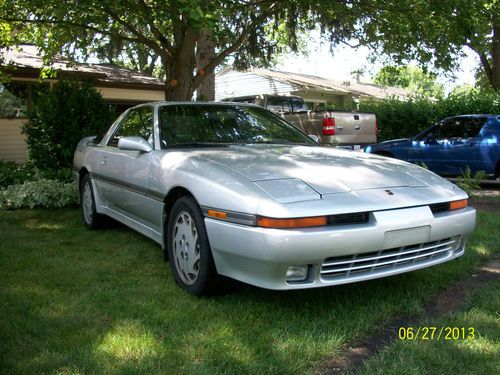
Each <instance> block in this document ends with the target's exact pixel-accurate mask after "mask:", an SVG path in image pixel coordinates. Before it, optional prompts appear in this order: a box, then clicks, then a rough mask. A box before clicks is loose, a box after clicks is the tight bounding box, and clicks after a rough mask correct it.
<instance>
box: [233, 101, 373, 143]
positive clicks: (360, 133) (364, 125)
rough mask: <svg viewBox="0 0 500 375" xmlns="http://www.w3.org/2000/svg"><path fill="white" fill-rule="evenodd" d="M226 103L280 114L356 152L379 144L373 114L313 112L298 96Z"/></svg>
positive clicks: (326, 140) (301, 127)
mask: <svg viewBox="0 0 500 375" xmlns="http://www.w3.org/2000/svg"><path fill="white" fill-rule="evenodd" d="M224 101H230V102H236V103H253V104H257V105H260V106H262V107H264V108H267V109H269V110H270V111H272V112H274V113H276V114H279V115H280V116H281V117H283V118H284V119H285V120H286V121H288V122H289V123H291V124H292V125H294V126H295V127H297V128H299V129H300V130H302V131H303V132H304V133H306V134H314V135H316V136H318V138H319V140H320V143H322V144H326V145H335V146H341V147H347V148H352V149H355V150H357V149H359V148H360V147H362V146H364V145H367V144H371V143H377V132H378V129H377V120H376V118H375V114H373V113H360V112H347V111H330V110H326V111H311V110H309V109H308V108H307V104H306V102H305V101H304V99H302V98H301V97H298V96H278V95H253V96H244V97H237V98H228V99H224Z"/></svg>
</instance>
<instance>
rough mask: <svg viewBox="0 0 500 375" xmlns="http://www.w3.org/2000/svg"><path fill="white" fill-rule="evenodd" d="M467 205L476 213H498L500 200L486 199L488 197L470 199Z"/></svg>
mask: <svg viewBox="0 0 500 375" xmlns="http://www.w3.org/2000/svg"><path fill="white" fill-rule="evenodd" d="M469 205H470V206H472V207H474V208H475V209H476V210H478V211H488V212H500V200H499V199H488V197H480V198H477V197H472V198H470V199H469Z"/></svg>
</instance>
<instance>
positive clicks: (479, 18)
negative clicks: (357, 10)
mask: <svg viewBox="0 0 500 375" xmlns="http://www.w3.org/2000/svg"><path fill="white" fill-rule="evenodd" d="M359 3H360V4H363V5H362V6H363V7H364V9H365V16H363V17H362V18H361V21H360V22H359V23H358V24H357V26H356V33H355V34H354V36H355V38H356V39H357V40H359V43H360V44H364V45H369V46H372V47H374V48H375V49H376V50H378V51H379V52H381V53H384V54H386V55H388V56H389V57H391V58H392V60H393V61H394V62H396V63H397V64H401V63H404V62H405V61H406V62H407V61H411V60H414V61H417V62H418V63H420V64H421V65H422V66H429V65H431V66H432V65H433V66H434V67H436V68H439V69H444V70H447V71H449V70H453V69H455V68H457V67H458V62H459V59H458V57H460V56H462V55H463V48H464V47H466V48H470V49H471V50H472V51H474V52H475V54H476V55H477V56H478V58H479V61H480V63H481V67H482V70H483V71H484V73H485V75H486V77H487V79H488V82H489V84H490V85H491V87H493V88H494V89H497V90H498V89H500V1H499V0H440V1H435V0H386V1H383V2H382V1H376V0H373V1H369V0H368V1H360V2H359ZM370 9H371V10H370Z"/></svg>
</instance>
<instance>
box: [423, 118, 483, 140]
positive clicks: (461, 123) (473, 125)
mask: <svg viewBox="0 0 500 375" xmlns="http://www.w3.org/2000/svg"><path fill="white" fill-rule="evenodd" d="M484 122H485V120H484V118H472V117H469V118H468V117H462V118H452V119H447V120H445V121H442V122H441V123H440V124H439V125H438V126H436V127H435V128H433V129H432V131H431V132H429V134H428V138H430V139H433V140H438V139H466V138H474V137H477V136H478V135H479V132H480V131H481V128H482V127H483V125H484Z"/></svg>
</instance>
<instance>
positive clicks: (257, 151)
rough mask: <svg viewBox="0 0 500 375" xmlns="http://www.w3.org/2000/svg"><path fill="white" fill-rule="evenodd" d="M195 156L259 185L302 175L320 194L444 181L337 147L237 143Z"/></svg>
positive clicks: (396, 162) (398, 163)
mask: <svg viewBox="0 0 500 375" xmlns="http://www.w3.org/2000/svg"><path fill="white" fill-rule="evenodd" d="M196 154H197V156H198V157H202V158H204V159H208V160H210V161H212V162H216V163H218V164H221V165H223V166H225V167H227V168H230V169H231V170H233V171H235V172H237V173H239V174H240V175H243V176H244V177H246V178H247V179H248V180H250V181H253V182H255V183H257V184H259V183H260V182H262V181H270V180H282V179H300V180H302V181H303V182H304V183H306V184H307V185H309V186H310V187H311V188H312V189H314V190H315V191H316V192H318V193H319V194H322V195H323V194H334V193H345V192H349V191H356V190H365V189H379V188H391V187H423V186H428V185H429V182H430V180H429V181H426V179H427V178H426V176H427V177H429V178H431V179H435V178H437V179H439V180H441V179H440V178H439V177H437V176H435V175H434V174H432V173H430V172H427V171H425V170H423V169H422V168H419V167H416V166H414V165H412V164H409V163H406V162H402V161H399V160H395V159H388V158H383V157H378V156H374V155H370V154H364V153H362V152H355V151H346V150H341V149H333V148H323V147H307V146H271V145H248V146H240V145H236V146H229V147H227V148H224V149H207V150H203V151H201V150H199V152H197V153H196ZM413 172H414V173H413ZM417 176H418V177H417Z"/></svg>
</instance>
